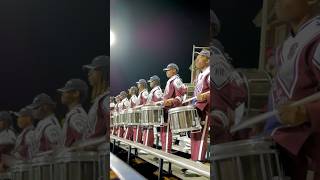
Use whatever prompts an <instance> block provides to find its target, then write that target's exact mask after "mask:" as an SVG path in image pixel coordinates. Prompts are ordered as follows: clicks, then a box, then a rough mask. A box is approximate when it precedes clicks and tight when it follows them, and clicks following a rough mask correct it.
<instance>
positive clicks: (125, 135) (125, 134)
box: [120, 91, 130, 139]
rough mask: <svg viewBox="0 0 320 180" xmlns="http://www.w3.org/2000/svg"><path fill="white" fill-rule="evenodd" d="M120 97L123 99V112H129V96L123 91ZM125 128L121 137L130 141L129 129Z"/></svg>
mask: <svg viewBox="0 0 320 180" xmlns="http://www.w3.org/2000/svg"><path fill="white" fill-rule="evenodd" d="M120 96H121V98H122V101H121V104H122V108H121V110H122V111H125V110H127V109H128V108H130V102H129V100H128V94H127V92H125V91H122V92H121V93H120ZM123 128H124V129H123V135H122V136H121V137H123V138H125V139H129V137H130V134H129V133H128V127H126V125H124V127H123ZM121 133H122V132H121Z"/></svg>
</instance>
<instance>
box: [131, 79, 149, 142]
mask: <svg viewBox="0 0 320 180" xmlns="http://www.w3.org/2000/svg"><path fill="white" fill-rule="evenodd" d="M136 83H137V86H138V90H139V95H138V100H137V105H138V106H139V105H144V104H146V102H147V99H148V90H147V81H146V80H145V79H140V80H139V81H138V82H136ZM133 138H134V139H135V142H139V143H142V128H141V127H139V126H137V127H134V128H133Z"/></svg>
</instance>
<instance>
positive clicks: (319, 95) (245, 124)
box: [230, 92, 320, 133]
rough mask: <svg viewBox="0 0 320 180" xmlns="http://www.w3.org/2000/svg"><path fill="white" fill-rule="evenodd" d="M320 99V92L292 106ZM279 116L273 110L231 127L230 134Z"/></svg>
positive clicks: (276, 111)
mask: <svg viewBox="0 0 320 180" xmlns="http://www.w3.org/2000/svg"><path fill="white" fill-rule="evenodd" d="M319 99H320V92H317V93H315V94H313V95H310V96H308V97H306V98H303V99H300V100H299V101H296V102H293V103H292V104H290V106H292V107H294V106H301V105H304V104H307V103H310V102H313V101H315V100H319ZM277 114H278V110H273V111H270V112H267V113H263V114H261V115H258V116H255V117H253V118H250V119H248V120H245V121H243V122H242V123H239V124H238V125H235V126H233V127H231V129H230V132H231V133H233V132H236V131H239V130H242V129H245V128H248V127H251V126H252V125H255V124H257V123H261V122H264V121H266V120H267V119H268V118H271V117H272V116H275V115H277Z"/></svg>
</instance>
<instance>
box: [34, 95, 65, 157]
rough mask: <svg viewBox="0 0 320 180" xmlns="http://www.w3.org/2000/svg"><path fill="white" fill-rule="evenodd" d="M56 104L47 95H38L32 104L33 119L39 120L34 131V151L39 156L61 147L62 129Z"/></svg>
mask: <svg viewBox="0 0 320 180" xmlns="http://www.w3.org/2000/svg"><path fill="white" fill-rule="evenodd" d="M55 106H56V103H55V102H54V101H53V100H52V99H51V97H50V96H48V95H47V94H45V93H41V94H39V95H37V96H36V97H35V98H34V100H33V102H32V104H31V105H29V106H28V107H30V108H31V109H32V115H33V117H34V118H35V119H36V120H38V122H37V125H36V127H35V130H34V140H33V144H34V151H35V152H33V153H32V154H37V153H41V152H45V151H49V150H53V149H56V148H58V147H61V145H62V141H61V136H62V129H61V126H60V123H59V121H58V119H57V118H56V116H55V114H54V109H55Z"/></svg>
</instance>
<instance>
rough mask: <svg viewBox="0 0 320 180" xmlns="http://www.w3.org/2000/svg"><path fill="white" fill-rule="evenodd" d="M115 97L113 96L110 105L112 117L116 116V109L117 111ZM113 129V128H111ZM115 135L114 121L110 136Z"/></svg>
mask: <svg viewBox="0 0 320 180" xmlns="http://www.w3.org/2000/svg"><path fill="white" fill-rule="evenodd" d="M115 105H116V104H115V97H114V96H111V97H110V105H109V108H110V116H114V109H115ZM110 128H111V127H110ZM113 133H114V119H113V127H112V129H110V134H112V135H113Z"/></svg>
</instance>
